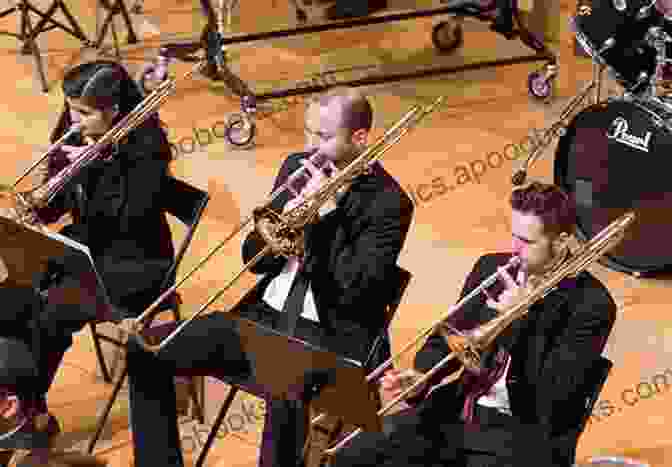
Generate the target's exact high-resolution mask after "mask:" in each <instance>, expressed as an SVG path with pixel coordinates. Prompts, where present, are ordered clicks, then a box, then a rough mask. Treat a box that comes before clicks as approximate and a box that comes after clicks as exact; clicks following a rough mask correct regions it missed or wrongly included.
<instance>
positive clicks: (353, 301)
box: [127, 89, 413, 467]
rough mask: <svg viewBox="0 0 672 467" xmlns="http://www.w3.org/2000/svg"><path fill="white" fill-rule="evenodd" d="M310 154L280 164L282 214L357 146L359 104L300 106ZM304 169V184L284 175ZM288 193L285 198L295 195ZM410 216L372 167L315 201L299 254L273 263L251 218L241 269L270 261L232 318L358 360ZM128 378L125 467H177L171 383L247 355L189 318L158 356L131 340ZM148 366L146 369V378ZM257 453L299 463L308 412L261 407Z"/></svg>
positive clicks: (354, 98) (333, 97)
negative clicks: (129, 434) (253, 293)
mask: <svg viewBox="0 0 672 467" xmlns="http://www.w3.org/2000/svg"><path fill="white" fill-rule="evenodd" d="M306 120H307V121H306V127H307V128H306V131H307V135H308V136H309V141H308V149H309V152H304V153H298V154H292V155H290V156H289V157H287V159H286V160H285V161H284V163H283V164H282V167H281V168H280V172H279V174H278V176H277V178H276V180H275V183H274V186H273V191H274V192H275V191H276V190H278V189H279V188H280V187H282V186H286V184H289V185H290V186H291V188H290V189H289V190H285V191H283V193H282V194H281V195H280V196H278V197H277V198H275V200H274V201H273V202H272V203H271V208H272V209H273V210H274V211H275V212H276V213H282V212H283V211H285V212H286V211H288V210H290V209H292V208H294V207H296V206H297V205H299V203H301V201H302V200H303V199H305V197H307V196H309V195H310V194H311V193H314V191H315V190H317V189H318V188H319V187H320V186H323V185H324V184H325V183H327V180H328V179H329V177H333V176H334V175H335V174H336V173H337V172H338V171H339V170H341V169H343V168H344V167H346V166H347V165H348V164H349V163H350V162H351V161H353V160H354V159H355V158H356V157H357V155H359V154H360V153H361V152H362V151H363V150H364V149H365V147H366V144H367V138H368V133H369V130H370V128H371V124H372V110H371V106H370V104H369V102H368V101H367V99H366V98H365V97H364V96H362V95H361V94H359V93H358V92H356V91H354V90H350V89H345V90H343V89H341V90H333V91H332V92H330V93H329V94H327V95H326V96H324V97H323V98H321V99H320V100H319V101H318V102H317V103H316V104H314V105H312V106H311V107H310V108H309V109H308V113H307V119H306ZM301 167H305V168H306V171H304V172H302V173H303V174H304V176H302V177H299V176H291V177H290V175H291V174H297V171H298V170H299V169H300V168H301ZM290 191H294V192H295V193H294V196H292V193H290ZM412 214H413V204H412V202H411V199H410V198H409V197H408V196H407V195H406V194H405V193H404V192H403V190H402V189H401V187H400V186H399V184H398V183H397V182H396V181H395V180H394V179H393V178H392V177H391V176H390V175H389V174H388V173H387V172H386V171H385V169H383V167H382V166H381V165H380V164H378V163H374V164H373V165H372V166H371V167H370V168H369V170H368V172H367V173H365V174H363V175H360V176H358V177H356V178H355V179H354V180H353V181H352V182H351V183H350V185H349V186H344V187H343V190H341V192H340V194H339V195H337V199H335V200H331V201H330V202H327V203H325V204H324V205H323V206H322V208H321V209H320V212H319V219H318V220H317V221H316V222H315V223H313V224H310V225H308V226H307V228H306V229H305V230H304V232H303V236H302V238H301V239H299V241H298V242H297V248H298V251H297V250H295V251H296V254H290V255H289V257H284V256H278V255H277V253H280V250H281V249H282V247H283V242H282V241H280V240H279V239H277V238H275V236H274V231H273V225H272V222H271V221H269V220H268V218H265V217H263V216H259V217H258V219H257V221H256V223H257V230H258V231H259V232H261V234H260V233H258V232H257V230H255V231H253V232H252V233H250V234H249V235H248V236H247V238H246V239H245V242H244V244H243V260H244V262H245V263H247V262H249V261H250V259H251V258H252V257H254V256H256V255H257V253H258V252H260V251H261V250H262V248H263V247H265V246H266V245H267V244H268V245H270V246H271V249H272V251H273V253H276V254H268V255H266V256H265V257H263V259H261V261H259V262H258V263H257V264H256V265H255V266H254V267H252V268H251V269H250V270H251V272H253V273H256V274H263V278H262V279H261V281H260V283H259V284H258V291H259V293H258V299H257V301H256V303H253V304H251V305H249V304H246V305H244V306H240V307H239V308H238V310H236V311H237V312H238V315H239V316H241V317H243V318H247V319H250V320H252V321H255V322H258V323H260V324H262V325H264V326H267V327H271V328H275V329H277V330H279V331H281V332H283V333H286V334H290V335H294V336H296V337H298V338H300V339H301V340H304V341H307V342H310V343H311V344H314V345H317V346H320V347H323V348H326V349H328V350H331V351H333V352H336V353H337V354H340V355H343V356H345V357H348V358H351V359H355V360H358V361H363V360H365V358H366V356H367V354H368V351H369V349H370V348H371V346H372V343H373V341H374V339H375V337H376V336H377V335H378V334H379V332H380V330H381V327H382V325H383V320H384V310H385V305H386V304H387V303H386V301H388V300H387V299H388V297H389V299H391V298H392V297H391V296H390V294H391V293H392V291H389V282H390V281H394V279H395V277H394V275H395V274H396V271H397V270H396V262H397V258H398V256H399V253H400V251H401V249H402V247H403V244H404V241H405V238H406V234H407V232H408V229H409V227H410V223H411V218H412ZM128 348H129V351H128V356H127V358H128V374H129V385H130V401H131V413H132V416H131V422H132V430H133V442H134V455H135V467H153V466H155V465H161V466H162V467H182V466H183V465H184V462H183V459H182V453H181V450H180V439H179V432H178V427H177V414H176V409H175V389H174V378H173V375H174V373H175V371H176V370H184V369H197V370H192V371H191V373H192V374H194V372H201V373H198V374H211V373H212V371H217V370H219V369H221V370H219V372H221V371H225V372H226V374H228V375H230V376H231V377H233V378H235V377H236V376H241V377H243V378H244V377H247V376H248V375H249V372H250V371H251V369H250V363H249V362H250V361H251V360H254V356H248V355H245V354H244V352H243V350H242V346H241V345H240V337H239V335H238V334H237V331H236V330H235V329H233V327H232V325H231V320H230V319H229V318H227V317H225V316H224V314H223V313H210V314H209V315H207V316H204V317H198V318H197V319H195V320H194V321H193V322H191V323H190V324H189V325H188V326H187V327H185V328H184V330H183V331H181V333H180V334H179V335H177V336H176V338H175V339H174V340H172V341H171V342H170V343H169V344H167V345H166V346H165V348H163V349H162V350H161V351H160V352H158V353H157V354H156V355H154V354H152V353H150V352H147V351H145V350H144V349H143V348H142V347H140V346H139V345H137V344H136V343H134V340H133V339H131V340H130V341H129V346H128ZM148 368H151V371H147V369H148ZM266 407H267V410H266V419H265V422H264V433H263V440H262V446H261V453H260V465H261V466H263V467H293V466H295V465H297V463H298V462H299V461H300V459H301V457H302V448H303V444H304V440H305V437H306V433H305V429H306V421H307V418H308V413H307V412H308V411H307V408H306V407H305V406H303V405H302V404H301V403H298V402H296V403H295V402H294V401H287V400H273V399H272V400H267V404H266Z"/></svg>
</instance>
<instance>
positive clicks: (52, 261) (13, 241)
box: [0, 217, 111, 310]
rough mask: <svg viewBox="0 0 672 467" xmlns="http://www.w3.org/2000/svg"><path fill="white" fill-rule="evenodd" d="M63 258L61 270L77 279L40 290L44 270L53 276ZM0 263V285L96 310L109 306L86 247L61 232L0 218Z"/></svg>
mask: <svg viewBox="0 0 672 467" xmlns="http://www.w3.org/2000/svg"><path fill="white" fill-rule="evenodd" d="M28 252H29V253H30V254H28ZM66 257H67V259H68V262H67V268H68V269H67V271H62V272H63V273H67V274H68V276H71V277H75V278H76V279H77V280H76V281H75V283H70V285H68V286H65V285H64V286H56V287H51V288H50V289H49V291H48V293H47V292H46V291H44V290H43V289H45V287H44V285H45V284H44V280H45V279H44V276H45V273H47V272H48V273H49V274H50V275H51V276H52V279H56V278H57V276H58V275H59V268H58V264H60V263H61V261H62V260H63V259H64V258H66ZM0 266H2V267H1V268H0V272H3V274H0V281H1V282H0V288H1V287H17V286H18V287H32V288H34V289H35V290H36V291H38V292H40V293H41V294H42V295H43V297H44V298H45V300H46V301H47V302H48V303H53V304H77V305H86V306H92V307H96V309H97V310H98V309H103V308H109V307H111V302H110V299H109V296H108V294H107V291H106V289H105V287H104V285H103V282H102V280H101V277H100V275H99V273H98V271H97V270H96V267H95V265H94V263H93V258H92V257H91V253H90V252H89V249H88V247H86V246H85V245H83V244H81V243H78V242H76V241H74V240H72V239H70V238H67V237H65V236H63V235H61V234H57V233H51V232H49V233H43V232H40V231H38V230H37V229H32V228H29V227H26V226H24V225H20V224H17V223H16V222H14V221H12V220H10V219H6V218H4V217H0ZM2 269H4V270H6V272H4V271H2ZM50 285H51V284H46V286H47V287H48V286H50Z"/></svg>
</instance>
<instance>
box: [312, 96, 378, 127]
mask: <svg viewBox="0 0 672 467" xmlns="http://www.w3.org/2000/svg"><path fill="white" fill-rule="evenodd" d="M334 100H338V101H339V103H340V104H341V106H342V107H341V109H342V114H341V118H342V121H341V128H345V129H347V130H348V131H350V132H351V133H354V132H355V131H357V130H362V129H364V130H366V131H370V130H371V127H372V125H373V108H372V107H371V103H370V102H369V100H368V99H367V97H366V96H365V95H364V94H363V93H362V92H360V91H359V90H358V89H354V88H349V87H345V86H337V87H334V88H331V89H329V90H328V91H327V92H326V93H324V94H322V95H320V96H318V97H317V98H315V99H311V103H315V102H317V103H319V104H320V105H321V106H323V107H326V106H327V105H329V104H331V103H332V102H333V101H334Z"/></svg>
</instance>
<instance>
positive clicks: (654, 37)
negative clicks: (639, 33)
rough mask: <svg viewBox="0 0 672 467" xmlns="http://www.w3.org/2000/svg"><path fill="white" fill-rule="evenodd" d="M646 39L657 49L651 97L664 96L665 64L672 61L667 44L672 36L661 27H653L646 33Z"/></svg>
mask: <svg viewBox="0 0 672 467" xmlns="http://www.w3.org/2000/svg"><path fill="white" fill-rule="evenodd" d="M646 41H647V42H648V43H649V44H650V45H651V46H652V47H653V48H654V49H655V50H656V71H655V72H654V73H653V75H652V76H651V79H650V87H649V93H650V96H651V97H662V96H661V95H660V94H661V87H664V86H665V75H664V74H665V66H666V65H668V64H670V63H672V60H670V59H669V58H667V44H669V43H670V42H672V37H670V35H669V34H667V33H666V32H665V31H664V30H663V28H661V27H652V28H650V29H649V31H648V33H647V34H646Z"/></svg>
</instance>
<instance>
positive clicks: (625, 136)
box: [607, 117, 651, 152]
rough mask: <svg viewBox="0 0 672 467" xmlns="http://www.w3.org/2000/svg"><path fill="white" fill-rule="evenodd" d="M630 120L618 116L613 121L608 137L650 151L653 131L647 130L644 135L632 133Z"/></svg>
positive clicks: (634, 147)
mask: <svg viewBox="0 0 672 467" xmlns="http://www.w3.org/2000/svg"><path fill="white" fill-rule="evenodd" d="M628 130H629V126H628V121H627V120H626V119H624V118H623V117H618V118H616V119H615V120H614V121H613V122H612V123H611V128H610V130H609V131H608V132H607V138H609V139H614V140H616V141H618V142H619V143H623V144H625V145H627V146H630V147H631V148H633V149H639V150H640V151H644V152H649V142H650V141H651V132H650V131H647V132H646V135H644V137H643V138H642V137H639V136H635V135H631V134H630V133H628Z"/></svg>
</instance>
